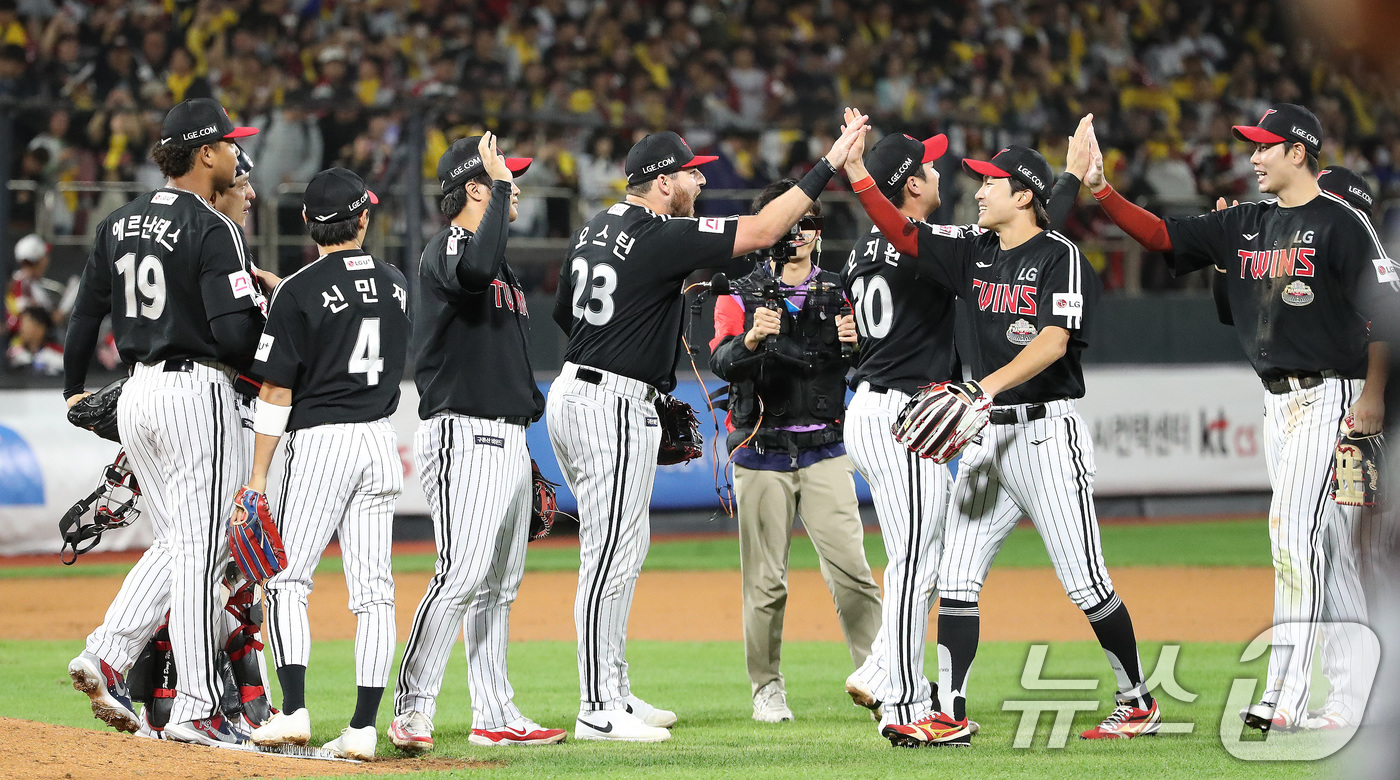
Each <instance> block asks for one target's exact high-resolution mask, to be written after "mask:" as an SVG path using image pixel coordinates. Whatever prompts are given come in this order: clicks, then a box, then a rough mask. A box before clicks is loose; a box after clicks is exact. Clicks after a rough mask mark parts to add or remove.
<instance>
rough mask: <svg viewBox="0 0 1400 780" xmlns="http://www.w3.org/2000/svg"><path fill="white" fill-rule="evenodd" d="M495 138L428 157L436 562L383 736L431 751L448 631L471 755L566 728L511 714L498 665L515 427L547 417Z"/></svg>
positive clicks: (525, 473) (424, 351)
mask: <svg viewBox="0 0 1400 780" xmlns="http://www.w3.org/2000/svg"><path fill="white" fill-rule="evenodd" d="M529 166H530V158H528V157H510V158H508V157H503V156H502V155H501V153H500V152H499V151H498V150H497V149H496V137H495V136H494V135H493V134H491V133H486V134H484V135H482V136H480V137H479V138H466V139H462V140H459V141H457V142H455V143H453V144H452V146H451V147H449V148H448V150H447V152H446V153H444V154H443V156H442V159H441V160H439V161H438V180H439V181H440V182H441V183H442V192H443V197H442V212H443V214H445V215H446V216H447V217H448V218H449V219H450V220H451V224H449V225H448V226H447V227H446V228H444V229H443V230H442V231H440V232H439V233H438V234H437V235H436V236H433V238H432V240H431V241H429V242H428V246H427V248H425V249H424V250H423V258H422V262H421V263H420V265H419V279H418V285H417V287H418V291H417V293H416V303H415V313H414V327H413V353H414V359H415V364H416V368H415V371H416V374H415V376H414V379H415V380H416V382H417V384H418V393H419V396H420V397H421V400H420V401H419V404H418V416H419V417H421V418H422V419H423V424H422V425H421V426H419V428H418V435H417V437H416V438H415V439H414V454H415V457H416V458H417V461H418V473H419V475H420V476H421V477H422V480H423V493H424V495H425V496H426V497H427V500H428V506H429V508H430V511H431V513H432V519H433V536H434V538H435V539H436V541H437V550H438V559H437V567H436V569H435V570H434V572H433V578H432V580H431V581H430V582H429V583H428V591H427V593H425V594H424V595H423V601H422V603H420V604H419V605H418V611H417V612H415V613H414V615H413V628H412V630H411V631H410V633H409V636H408V647H407V648H406V649H405V650H404V657H403V666H402V667H401V668H400V670H399V681H398V686H397V688H396V690H395V692H394V712H395V713H396V717H395V718H394V722H393V724H392V725H391V726H390V727H389V737H390V739H392V740H393V742H394V744H395V745H397V746H398V747H399V748H400V749H402V750H407V751H410V752H423V751H426V750H431V749H432V747H433V715H434V714H435V713H436V711H437V697H438V692H439V691H440V690H441V689H442V677H443V673H444V671H445V670H446V668H447V657H448V655H449V654H450V653H451V651H452V645H453V643H454V642H456V641H457V635H458V633H463V634H465V639H466V644H467V661H468V664H467V666H468V672H467V674H468V677H467V687H468V690H470V691H471V700H472V702H471V703H472V732H471V735H470V736H468V738H467V739H468V741H469V742H470V743H471V744H473V745H482V746H492V745H550V744H556V743H559V742H563V741H564V739H565V737H566V736H567V732H565V731H564V730H563V729H548V728H545V727H543V726H541V725H540V724H538V723H536V722H534V721H533V720H531V719H529V718H527V717H525V716H524V715H523V714H521V712H520V709H519V708H518V707H516V705H515V691H514V689H512V688H511V685H510V677H509V675H508V673H507V669H506V645H507V643H508V641H509V636H510V607H511V604H512V603H514V601H515V596H516V593H517V592H519V590H520V580H521V578H522V577H523V576H524V573H525V544H526V541H527V538H528V534H527V531H528V530H529V525H530V512H531V507H532V503H531V501H532V498H531V493H530V488H531V485H532V480H531V474H532V472H531V468H530V451H529V449H528V448H527V447H526V444H525V429H526V428H527V427H528V426H529V425H530V424H531V423H532V422H534V421H535V420H538V419H539V417H540V413H541V412H543V411H544V396H543V395H542V394H541V393H540V390H539V387H537V386H536V385H535V376H534V371H533V369H532V368H531V366H530V352H529V347H528V339H527V338H526V329H527V328H528V327H529V319H528V318H529V316H530V312H529V309H528V308H527V307H526V305H525V293H524V290H522V289H521V287H520V282H519V281H518V280H517V279H516V277H515V272H514V271H513V270H512V269H511V267H510V264H509V263H508V262H507V261H506V239H507V236H508V233H509V230H510V223H511V222H512V221H513V220H514V219H515V218H516V201H517V198H518V197H519V193H520V188H519V187H517V186H516V185H515V183H514V178H515V174H523V173H524V172H525V170H526V169H527V168H529Z"/></svg>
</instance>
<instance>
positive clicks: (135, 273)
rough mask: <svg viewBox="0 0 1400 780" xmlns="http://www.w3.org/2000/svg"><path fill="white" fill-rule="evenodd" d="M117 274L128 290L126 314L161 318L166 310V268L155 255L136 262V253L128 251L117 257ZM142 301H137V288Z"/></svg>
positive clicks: (152, 318)
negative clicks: (139, 262)
mask: <svg viewBox="0 0 1400 780" xmlns="http://www.w3.org/2000/svg"><path fill="white" fill-rule="evenodd" d="M116 269H117V274H118V275H119V276H121V278H122V283H123V287H124V288H125V290H126V316H128V317H136V316H137V315H138V314H139V315H140V316H142V317H145V318H146V319H148V320H154V319H159V318H160V315H161V312H163V311H165V268H164V267H163V266H161V264H160V259H159V258H157V257H155V256H154V255H146V256H145V257H143V258H141V264H140V265H137V264H136V253H135V252H127V253H126V254H124V255H122V256H121V257H120V258H118V259H117V263H116ZM138 289H139V290H140V292H141V296H140V298H141V299H140V301H139V302H138V301H137V295H136V293H137V290H138Z"/></svg>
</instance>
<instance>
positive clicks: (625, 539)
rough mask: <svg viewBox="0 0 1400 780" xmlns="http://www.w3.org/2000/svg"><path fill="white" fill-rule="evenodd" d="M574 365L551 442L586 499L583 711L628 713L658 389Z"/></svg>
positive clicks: (557, 398)
mask: <svg viewBox="0 0 1400 780" xmlns="http://www.w3.org/2000/svg"><path fill="white" fill-rule="evenodd" d="M579 368H580V367H579V366H576V365H574V364H573V363H565V364H564V369H563V371H562V372H561V373H560V374H559V378H558V379H556V380H555V381H554V384H553V386H551V387H550V390H549V399H548V401H547V402H546V407H545V409H546V413H547V415H548V420H549V440H550V443H551V444H553V445H554V454H555V457H557V458H558V460H559V465H560V466H562V467H563V471H564V480H565V481H566V482H568V484H569V489H570V490H571V491H573V494H574V496H576V497H577V498H578V510H579V512H578V514H579V548H580V549H579V557H580V561H579V571H578V591H577V593H576V594H575V597H574V627H575V629H576V630H577V632H578V671H579V690H580V699H581V706H580V708H579V709H580V711H582V712H595V711H599V710H622V709H625V707H626V698H627V695H628V694H629V693H631V683H630V682H629V681H628V679H627V617H628V615H629V613H630V612H631V611H632V597H633V595H634V594H635V593H636V590H637V576H638V575H639V574H640V573H641V571H642V562H643V561H644V560H646V556H647V549H648V548H649V547H650V546H651V522H650V511H649V510H650V505H651V492H652V488H653V487H655V482H656V453H657V451H658V450H659V449H660V448H661V427H660V424H659V421H658V419H657V416H656V406H655V404H654V402H653V399H654V397H655V390H654V389H652V388H651V387H650V386H648V385H646V384H645V383H643V382H639V381H637V380H635V379H629V378H627V377H623V376H619V375H617V374H613V373H609V372H606V371H599V372H598V374H599V375H600V376H601V377H602V378H601V380H600V382H599V383H598V384H593V383H589V382H586V381H583V380H581V379H578V378H576V375H575V372H576V371H577V370H578V369H579Z"/></svg>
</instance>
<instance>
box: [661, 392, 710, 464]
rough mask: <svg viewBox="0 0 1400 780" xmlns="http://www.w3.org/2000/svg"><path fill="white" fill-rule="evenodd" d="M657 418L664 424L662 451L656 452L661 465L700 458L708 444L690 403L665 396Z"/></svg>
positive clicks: (662, 427) (662, 425)
mask: <svg viewBox="0 0 1400 780" xmlns="http://www.w3.org/2000/svg"><path fill="white" fill-rule="evenodd" d="M656 416H657V418H658V419H659V420H660V423H661V449H659V450H658V451H657V453H656V464H657V465H658V466H670V465H674V464H676V463H687V462H689V461H692V460H695V459H696V458H698V457H700V454H701V449H700V448H701V446H702V445H703V444H704V443H705V439H704V437H702V436H701V435H700V422H699V421H698V420H696V419H695V410H694V409H693V408H691V406H690V404H688V403H686V402H685V401H682V400H681V399H679V398H676V397H675V396H673V395H667V394H665V393H663V394H662V395H661V397H659V398H657V399H656Z"/></svg>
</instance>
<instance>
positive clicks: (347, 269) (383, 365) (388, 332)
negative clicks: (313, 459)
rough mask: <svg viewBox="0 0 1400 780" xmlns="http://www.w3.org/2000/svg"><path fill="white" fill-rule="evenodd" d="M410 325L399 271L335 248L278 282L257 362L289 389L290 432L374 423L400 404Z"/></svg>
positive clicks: (359, 252)
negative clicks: (290, 392)
mask: <svg viewBox="0 0 1400 780" xmlns="http://www.w3.org/2000/svg"><path fill="white" fill-rule="evenodd" d="M409 328H410V323H409V314H408V286H407V285H406V284H405V283H404V278H403V274H402V273H399V269H397V268H395V267H393V266H392V265H389V264H387V263H381V262H379V261H378V260H375V259H374V258H373V257H370V256H369V255H367V254H365V252H364V251H363V250H361V249H351V250H345V251H340V252H331V253H330V254H328V255H323V256H322V257H321V258H320V259H318V260H316V261H315V262H314V263H311V264H310V265H308V266H306V267H304V268H302V269H301V270H300V271H297V272H296V273H294V274H292V275H291V276H288V277H287V278H286V279H283V280H282V283H281V284H279V285H277V289H276V290H275V291H274V292H273V294H272V304H271V307H270V308H269V309H268V315H267V327H266V328H265V329H264V330H263V336H262V340H261V341H260V342H258V352H257V355H256V356H255V357H254V359H253V364H254V368H255V370H256V371H257V372H258V373H259V374H261V375H262V377H263V378H264V379H266V380H268V381H270V382H273V383H274V384H278V385H281V386H282V387H286V388H290V389H291V391H292V416H291V419H290V420H289V421H288V423H287V429H288V430H293V431H295V430H300V429H302V428H310V427H312V426H315V425H330V424H334V423H356V422H370V421H373V420H378V419H380V418H382V417H388V416H389V415H391V414H393V413H394V410H395V409H397V408H398V406H399V382H400V381H401V380H402V379H403V370H404V358H405V356H406V355H407V353H408V334H409Z"/></svg>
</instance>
